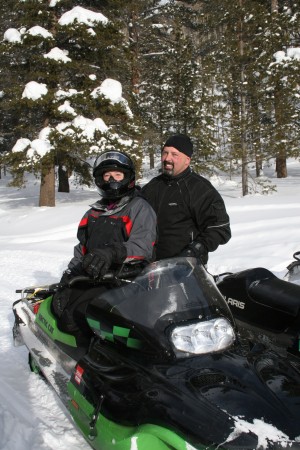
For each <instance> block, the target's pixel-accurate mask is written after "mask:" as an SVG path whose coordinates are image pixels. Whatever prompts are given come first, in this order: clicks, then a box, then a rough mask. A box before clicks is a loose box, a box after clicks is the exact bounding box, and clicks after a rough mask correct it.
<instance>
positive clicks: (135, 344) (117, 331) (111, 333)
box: [87, 317, 143, 349]
mask: <svg viewBox="0 0 300 450" xmlns="http://www.w3.org/2000/svg"><path fill="white" fill-rule="evenodd" d="M87 321H88V324H89V326H90V327H91V328H92V329H93V330H94V331H95V332H96V334H98V335H99V336H101V337H102V338H103V339H107V340H108V341H110V342H115V341H116V340H117V341H119V342H122V343H123V344H124V345H126V347H130V348H136V349H140V348H142V346H143V343H142V341H141V340H140V339H136V338H133V337H131V336H130V332H131V331H132V330H131V329H130V328H124V327H120V326H117V325H114V326H112V328H111V330H105V329H103V327H101V323H100V322H99V321H98V320H94V319H91V318H89V317H88V318H87Z"/></svg>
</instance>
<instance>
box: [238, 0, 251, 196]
mask: <svg viewBox="0 0 300 450" xmlns="http://www.w3.org/2000/svg"><path fill="white" fill-rule="evenodd" d="M242 6H243V0H240V7H241V8H242ZM238 40H239V41H238V46H239V55H240V57H241V61H243V56H244V36H243V21H242V19H240V20H239V34H238ZM240 70H241V73H240V77H241V86H242V91H241V96H240V99H241V112H240V125H241V148H242V192H243V196H245V195H247V194H248V193H249V187H248V151H247V141H246V126H245V124H246V97H245V92H244V81H245V74H244V66H243V62H241V69H240Z"/></svg>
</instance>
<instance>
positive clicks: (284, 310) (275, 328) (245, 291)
mask: <svg viewBox="0 0 300 450" xmlns="http://www.w3.org/2000/svg"><path fill="white" fill-rule="evenodd" d="M293 257H294V258H295V261H293V262H292V263H291V264H289V265H288V267H287V269H288V272H287V273H286V275H285V277H284V279H283V280H282V279H280V278H278V277H276V276H275V275H274V274H273V273H272V272H270V271H269V270H267V269H265V268H262V267H255V268H252V269H247V270H243V271H241V272H237V273H230V274H223V275H221V276H217V277H216V281H217V286H218V288H219V289H220V291H221V293H222V294H223V295H224V297H225V300H226V302H227V304H228V306H229V307H230V309H231V312H232V314H233V315H234V318H235V320H236V323H237V327H238V330H239V333H240V336H241V337H242V339H245V340H248V341H249V342H251V343H252V344H257V343H261V344H263V345H265V346H266V347H267V348H270V349H273V350H275V351H276V352H278V353H279V354H280V355H281V356H284V357H287V358H288V359H289V361H290V362H291V363H292V364H294V365H295V366H297V367H298V369H300V259H299V257H300V252H296V253H294V255H293ZM297 283H298V284H297ZM299 429H300V426H299Z"/></svg>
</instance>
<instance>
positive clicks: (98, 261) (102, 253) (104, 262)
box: [82, 245, 127, 278]
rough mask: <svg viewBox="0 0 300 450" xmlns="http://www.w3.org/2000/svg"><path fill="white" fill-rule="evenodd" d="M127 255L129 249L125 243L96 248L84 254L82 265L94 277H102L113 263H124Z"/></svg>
mask: <svg viewBox="0 0 300 450" xmlns="http://www.w3.org/2000/svg"><path fill="white" fill-rule="evenodd" d="M126 256H127V251H126V248H125V247H124V246H123V245H121V246H120V247H106V248H102V249H95V250H92V251H91V252H90V253H88V254H87V255H85V256H84V258H83V261H82V267H83V269H84V270H85V271H86V272H87V273H88V274H89V275H90V276H91V277H92V278H101V277H103V276H104V275H105V274H106V272H107V271H108V269H109V268H110V266H111V265H112V264H113V263H117V264H122V262H123V261H124V260H125V259H126Z"/></svg>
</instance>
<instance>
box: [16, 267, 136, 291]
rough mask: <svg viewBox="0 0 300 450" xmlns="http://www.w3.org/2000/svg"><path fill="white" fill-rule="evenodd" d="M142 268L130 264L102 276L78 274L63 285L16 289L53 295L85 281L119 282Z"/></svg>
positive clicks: (133, 275) (98, 282)
mask: <svg viewBox="0 0 300 450" xmlns="http://www.w3.org/2000/svg"><path fill="white" fill-rule="evenodd" d="M141 270H142V267H141V266H140V265H138V266H137V265H136V266H135V267H129V266H123V267H122V268H121V270H117V271H112V270H111V271H109V272H107V273H106V274H105V275H104V276H103V277H101V278H91V277H89V276H87V275H78V276H76V277H73V278H72V279H71V280H70V281H69V282H68V283H66V284H65V285H62V284H61V283H55V284H51V285H50V286H47V287H46V286H45V287H41V288H37V287H28V288H25V289H16V293H17V294H22V296H23V295H24V294H35V293H37V292H39V294H40V295H41V294H42V295H43V294H45V295H51V294H54V293H55V292H56V291H57V290H58V289H61V288H64V287H73V286H74V285H75V284H77V283H80V282H83V283H89V284H101V283H108V282H110V283H113V284H118V283H120V282H121V281H125V280H126V281H127V282H130V281H129V280H128V278H133V277H136V276H137V275H138V274H139V273H140V272H141Z"/></svg>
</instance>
